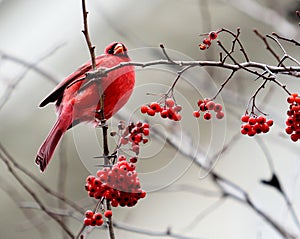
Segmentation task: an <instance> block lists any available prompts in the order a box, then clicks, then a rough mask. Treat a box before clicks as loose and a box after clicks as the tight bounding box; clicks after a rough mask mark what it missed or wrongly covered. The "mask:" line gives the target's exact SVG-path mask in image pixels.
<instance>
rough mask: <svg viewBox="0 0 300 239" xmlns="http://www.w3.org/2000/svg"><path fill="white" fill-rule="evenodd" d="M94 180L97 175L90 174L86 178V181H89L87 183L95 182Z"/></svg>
mask: <svg viewBox="0 0 300 239" xmlns="http://www.w3.org/2000/svg"><path fill="white" fill-rule="evenodd" d="M94 180H95V177H94V176H92V175H89V176H88V177H87V178H86V182H87V183H93V182H94Z"/></svg>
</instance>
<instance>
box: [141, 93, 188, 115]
mask: <svg viewBox="0 0 300 239" xmlns="http://www.w3.org/2000/svg"><path fill="white" fill-rule="evenodd" d="M181 109H182V107H181V106H180V105H177V104H176V103H175V101H174V99H172V98H167V99H165V101H164V102H162V103H158V102H152V103H151V104H149V105H142V106H141V112H142V113H143V114H148V115H150V116H154V115H155V114H160V116H161V117H162V118H164V119H165V118H168V119H170V120H174V121H179V120H181V115H180V114H179V112H180V111H181Z"/></svg>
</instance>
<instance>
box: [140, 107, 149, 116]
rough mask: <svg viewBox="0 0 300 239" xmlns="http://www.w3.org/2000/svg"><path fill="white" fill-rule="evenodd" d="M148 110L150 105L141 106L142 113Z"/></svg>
mask: <svg viewBox="0 0 300 239" xmlns="http://www.w3.org/2000/svg"><path fill="white" fill-rule="evenodd" d="M147 111H148V106H147V105H142V106H141V113H142V114H146V113H147Z"/></svg>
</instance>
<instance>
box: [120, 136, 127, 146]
mask: <svg viewBox="0 0 300 239" xmlns="http://www.w3.org/2000/svg"><path fill="white" fill-rule="evenodd" d="M120 143H121V144H127V143H128V139H126V138H124V137H121V139H120Z"/></svg>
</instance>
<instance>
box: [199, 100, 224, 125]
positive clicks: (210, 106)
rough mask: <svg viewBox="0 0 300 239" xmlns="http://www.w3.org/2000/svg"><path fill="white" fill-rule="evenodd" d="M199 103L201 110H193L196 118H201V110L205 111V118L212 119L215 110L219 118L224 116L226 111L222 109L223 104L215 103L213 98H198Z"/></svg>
mask: <svg viewBox="0 0 300 239" xmlns="http://www.w3.org/2000/svg"><path fill="white" fill-rule="evenodd" d="M197 105H198V107H199V110H195V111H194V112H193V115H194V117H196V118H199V117H200V116H201V113H200V111H202V112H204V114H203V118H204V119H205V120H210V119H211V117H212V115H211V111H214V112H215V113H216V118H217V119H223V118H224V112H223V111H222V109H223V107H222V105H221V104H217V103H215V102H214V101H213V100H210V99H205V100H198V102H197Z"/></svg>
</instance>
